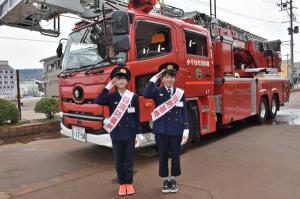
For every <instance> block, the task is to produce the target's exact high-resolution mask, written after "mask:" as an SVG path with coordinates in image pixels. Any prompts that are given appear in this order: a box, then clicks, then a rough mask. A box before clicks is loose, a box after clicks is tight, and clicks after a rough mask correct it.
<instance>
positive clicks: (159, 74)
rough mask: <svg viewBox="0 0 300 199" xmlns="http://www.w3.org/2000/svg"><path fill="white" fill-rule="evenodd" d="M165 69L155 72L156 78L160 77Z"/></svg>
mask: <svg viewBox="0 0 300 199" xmlns="http://www.w3.org/2000/svg"><path fill="white" fill-rule="evenodd" d="M165 71H166V69H163V70H161V71H160V72H159V73H157V74H156V75H155V76H156V78H157V79H159V78H161V77H162V74H163V73H164V72H165Z"/></svg>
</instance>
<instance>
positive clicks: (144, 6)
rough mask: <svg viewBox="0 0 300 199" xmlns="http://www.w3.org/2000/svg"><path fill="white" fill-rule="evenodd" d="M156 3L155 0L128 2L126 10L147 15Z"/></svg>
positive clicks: (131, 0)
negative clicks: (133, 10)
mask: <svg viewBox="0 0 300 199" xmlns="http://www.w3.org/2000/svg"><path fill="white" fill-rule="evenodd" d="M156 3H157V0H130V1H129V4H128V8H129V9H135V10H140V11H142V12H146V13H149V12H150V11H151V10H152V9H153V7H154V6H155V5H156Z"/></svg>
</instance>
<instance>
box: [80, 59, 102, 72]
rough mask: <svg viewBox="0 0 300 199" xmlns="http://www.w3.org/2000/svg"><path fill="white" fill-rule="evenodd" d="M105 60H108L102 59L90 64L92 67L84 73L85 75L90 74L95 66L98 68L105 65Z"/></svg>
mask: <svg viewBox="0 0 300 199" xmlns="http://www.w3.org/2000/svg"><path fill="white" fill-rule="evenodd" d="M104 62H106V60H102V61H100V62H98V63H97V64H93V65H92V64H91V65H89V66H92V67H91V68H89V69H88V70H87V71H86V72H85V73H84V74H85V75H88V74H90V72H91V71H92V70H94V69H95V68H98V67H100V66H101V67H102V66H103V63H104Z"/></svg>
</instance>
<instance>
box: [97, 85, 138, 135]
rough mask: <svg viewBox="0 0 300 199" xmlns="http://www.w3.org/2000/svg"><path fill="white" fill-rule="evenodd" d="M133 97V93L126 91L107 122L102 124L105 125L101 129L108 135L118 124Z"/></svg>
mask: <svg viewBox="0 0 300 199" xmlns="http://www.w3.org/2000/svg"><path fill="white" fill-rule="evenodd" d="M133 95H134V93H133V92H131V91H129V90H126V91H125V93H124V95H123V97H122V99H121V100H120V102H119V104H118V106H117V108H116V109H115V111H114V112H113V114H112V115H111V116H110V118H109V119H108V121H107V122H104V123H105V124H104V127H103V128H104V129H105V130H106V131H107V132H108V133H110V132H112V130H114V128H115V127H116V126H117V124H118V123H119V122H120V120H121V118H122V117H123V115H124V113H125V112H126V110H127V108H128V106H129V105H130V102H131V100H132V98H133Z"/></svg>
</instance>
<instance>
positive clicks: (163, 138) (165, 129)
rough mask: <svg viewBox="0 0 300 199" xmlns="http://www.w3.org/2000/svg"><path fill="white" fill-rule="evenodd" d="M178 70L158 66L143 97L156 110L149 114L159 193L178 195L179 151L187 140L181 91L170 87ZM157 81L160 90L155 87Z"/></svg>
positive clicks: (175, 66)
mask: <svg viewBox="0 0 300 199" xmlns="http://www.w3.org/2000/svg"><path fill="white" fill-rule="evenodd" d="M178 69H179V66H178V65H177V64H175V63H166V64H163V65H161V66H160V67H159V71H160V72H159V73H158V74H157V75H155V76H153V77H152V78H151V79H150V81H149V82H148V84H147V86H146V88H145V90H144V97H145V98H148V99H153V100H154V102H155V107H156V108H155V110H154V111H153V112H152V121H153V132H154V134H155V141H156V145H157V148H158V156H159V176H160V177H162V178H163V185H162V192H163V193H169V192H172V193H175V192H178V185H177V183H176V177H177V176H179V175H181V169H180V148H181V144H185V143H186V142H187V140H188V136H189V128H188V120H187V112H186V102H185V97H184V91H183V90H182V89H180V88H176V87H175V86H174V85H175V81H176V73H177V71H178ZM159 78H161V81H162V86H161V87H157V86H156V84H155V83H156V82H157V80H158V79H159ZM169 155H170V157H171V159H172V163H171V172H169V167H168V159H169ZM170 174H171V175H170Z"/></svg>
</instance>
